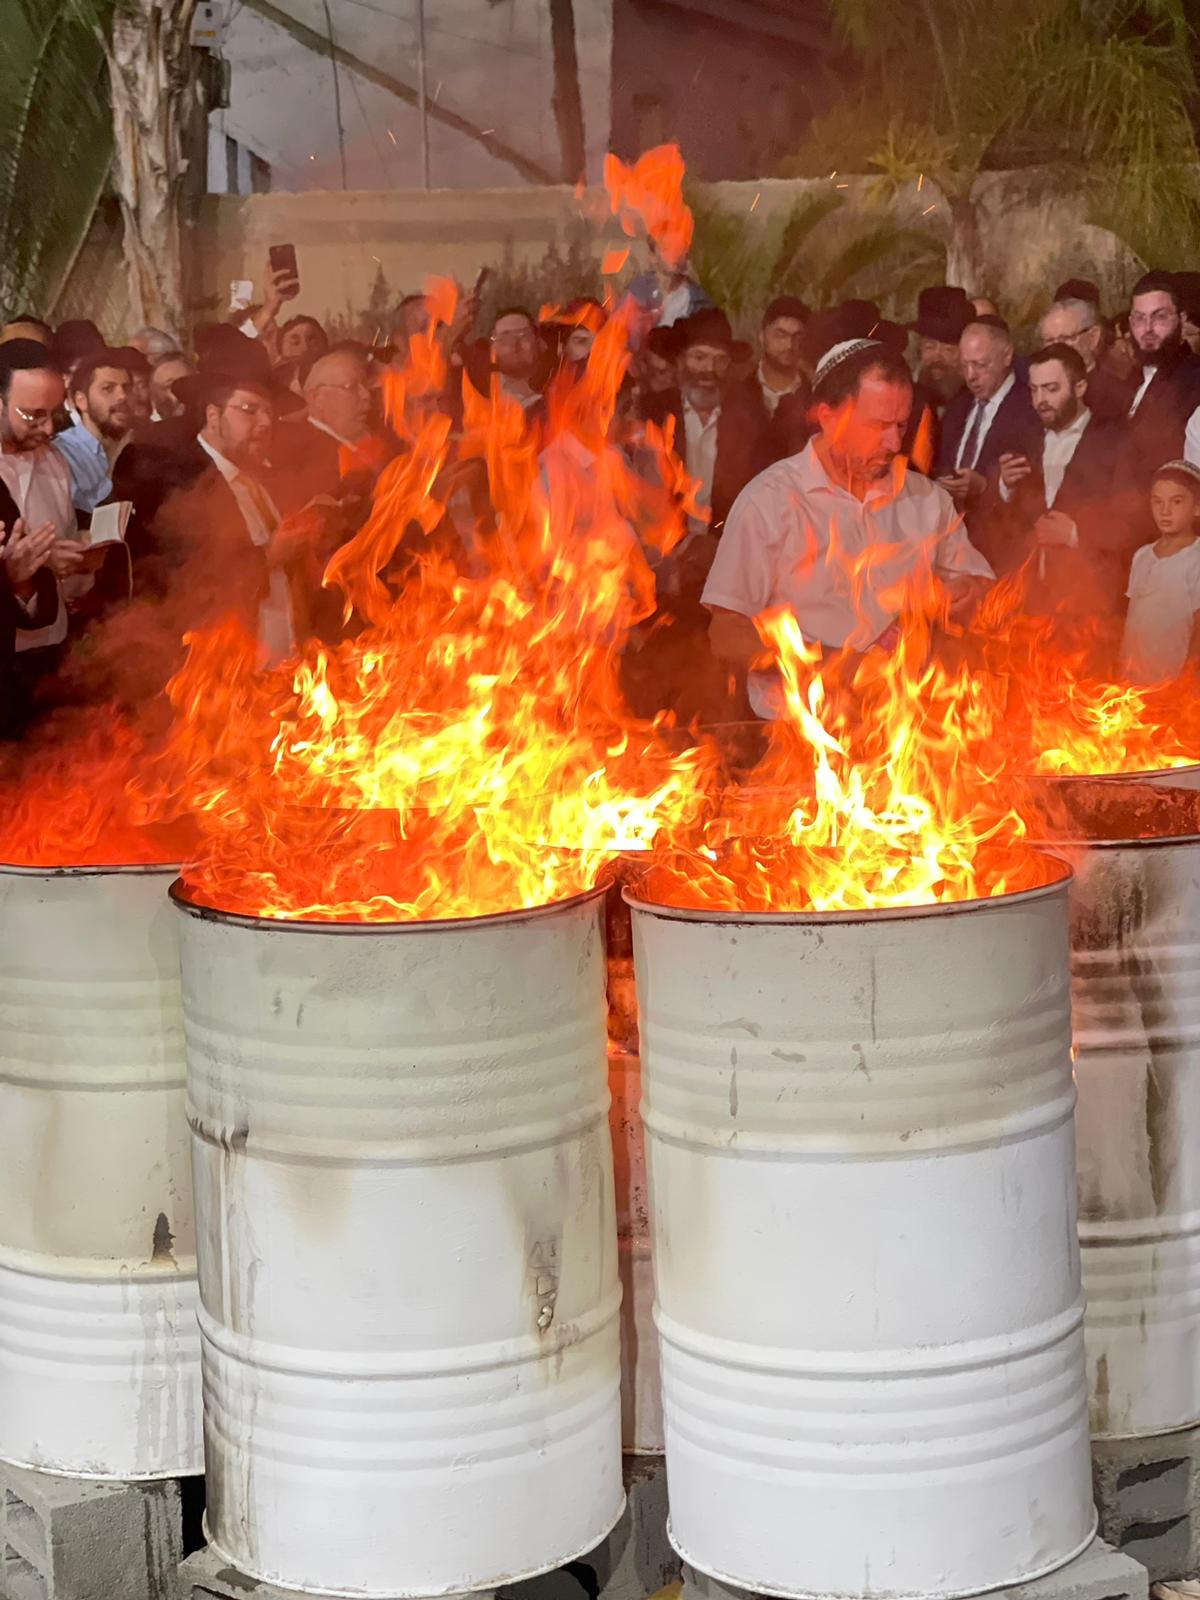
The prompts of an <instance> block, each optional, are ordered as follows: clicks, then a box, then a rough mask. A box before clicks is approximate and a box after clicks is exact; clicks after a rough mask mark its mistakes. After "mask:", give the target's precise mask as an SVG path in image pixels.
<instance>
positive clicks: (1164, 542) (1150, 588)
mask: <svg viewBox="0 0 1200 1600" xmlns="http://www.w3.org/2000/svg"><path fill="white" fill-rule="evenodd" d="M1150 510H1151V513H1152V515H1153V517H1154V525H1155V527H1156V528H1157V529H1158V538H1157V539H1156V540H1155V542H1154V543H1153V544H1144V545H1143V546H1142V548H1141V549H1140V550H1138V551H1137V552H1136V553H1135V555H1134V558H1133V564H1132V566H1131V567H1130V569H1129V587H1128V589H1127V590H1126V593H1127V595H1128V596H1129V610H1128V612H1127V613H1126V617H1125V637H1124V638H1123V639H1122V641H1121V673H1122V676H1123V677H1125V678H1126V679H1127V680H1129V681H1130V682H1133V683H1159V682H1162V681H1163V680H1164V679H1167V678H1176V677H1178V676H1179V674H1180V673H1181V672H1182V671H1183V669H1184V667H1185V666H1186V665H1187V663H1188V660H1189V658H1190V657H1191V656H1192V653H1193V640H1194V639H1195V638H1196V629H1195V623H1196V613H1197V612H1198V611H1200V538H1198V537H1197V536H1198V535H1200V522H1198V521H1197V519H1198V518H1200V467H1194V466H1192V464H1191V463H1190V462H1188V461H1168V462H1167V464H1166V466H1165V467H1160V468H1159V469H1158V471H1157V473H1156V474H1155V476H1154V486H1153V488H1152V489H1151V490H1150Z"/></svg>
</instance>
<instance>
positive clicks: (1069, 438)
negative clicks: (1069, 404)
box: [1000, 406, 1092, 511]
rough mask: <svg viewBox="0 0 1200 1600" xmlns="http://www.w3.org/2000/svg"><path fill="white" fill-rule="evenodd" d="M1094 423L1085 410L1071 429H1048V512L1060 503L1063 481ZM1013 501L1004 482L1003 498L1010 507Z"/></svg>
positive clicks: (1045, 444) (1045, 457) (1044, 478)
mask: <svg viewBox="0 0 1200 1600" xmlns="http://www.w3.org/2000/svg"><path fill="white" fill-rule="evenodd" d="M1091 420H1092V413H1091V412H1090V411H1089V410H1088V408H1087V407H1086V406H1084V408H1083V410H1082V411H1081V412H1080V413H1079V415H1078V416H1077V417H1076V418H1075V421H1074V422H1072V423H1071V425H1070V426H1069V427H1067V428H1060V429H1058V430H1057V431H1056V430H1055V429H1053V428H1047V430H1046V437H1045V439H1044V440H1043V441H1042V482H1043V483H1044V484H1045V487H1046V509H1047V511H1049V510H1051V509H1052V508H1053V506H1054V502H1055V501H1056V500H1057V499H1058V495H1059V491H1060V489H1061V488H1062V486H1063V479H1064V478H1065V477H1066V475H1067V468H1068V467H1069V466H1070V465H1071V463H1072V461H1074V459H1075V452H1076V450H1078V448H1079V441H1080V440H1081V439H1082V438H1083V435H1084V432H1085V431H1086V429H1087V425H1088V423H1089V422H1090V421H1091ZM1012 497H1013V490H1012V489H1010V488H1009V487H1008V485H1007V484H1006V483H1005V482H1004V481H1003V479H1001V482H1000V498H1001V500H1003V501H1004V502H1005V503H1006V504H1007V502H1008V501H1010V500H1011V499H1012Z"/></svg>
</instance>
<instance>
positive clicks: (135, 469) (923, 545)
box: [0, 266, 1200, 738]
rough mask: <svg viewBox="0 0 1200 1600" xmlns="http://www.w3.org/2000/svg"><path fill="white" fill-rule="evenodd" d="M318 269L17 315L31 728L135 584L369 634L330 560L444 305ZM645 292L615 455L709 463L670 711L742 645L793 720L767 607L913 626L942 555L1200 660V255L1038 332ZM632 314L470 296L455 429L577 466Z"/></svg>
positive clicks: (961, 585) (15, 598) (963, 594)
mask: <svg viewBox="0 0 1200 1600" xmlns="http://www.w3.org/2000/svg"><path fill="white" fill-rule="evenodd" d="M297 288H298V285H297V284H296V282H295V281H294V280H293V279H291V278H290V277H289V275H288V273H287V272H286V271H285V272H283V273H279V272H275V273H270V274H268V279H267V287H266V295H265V299H264V302H263V304H262V305H261V306H259V307H258V308H256V309H255V310H254V311H253V312H252V313H250V314H249V315H246V314H238V315H237V316H235V317H234V318H232V319H231V320H230V321H229V322H225V323H219V324H212V325H207V326H202V327H199V328H197V329H195V330H194V332H193V334H192V336H191V338H190V339H189V340H187V341H186V343H185V341H182V340H180V339H178V338H176V337H174V336H172V335H171V334H168V333H165V332H163V331H161V330H158V329H154V328H143V329H141V330H140V331H138V332H135V333H133V334H132V335H131V336H130V337H128V338H127V339H125V340H124V342H122V343H120V344H113V343H110V342H109V341H107V340H106V339H105V338H104V337H103V335H102V334H101V332H100V331H99V330H98V329H97V328H96V326H95V325H94V324H93V323H91V322H66V323H63V324H62V325H61V326H59V327H57V328H53V327H51V326H50V325H49V324H48V323H46V322H45V321H43V320H41V319H39V318H37V317H33V316H28V315H16V316H13V317H12V318H11V319H10V320H9V321H8V322H7V323H6V324H5V325H4V326H3V329H2V330H0V525H2V529H3V532H2V533H0V539H2V540H3V542H2V544H0V732H2V733H3V735H5V736H7V737H9V738H12V737H19V736H20V735H21V733H22V732H23V730H25V729H26V728H27V727H28V726H29V725H30V723H31V721H32V720H33V718H34V717H35V716H36V714H37V710H38V708H39V707H40V706H42V705H45V704H51V705H52V704H53V703H54V698H55V683H56V679H57V676H58V674H59V671H60V668H61V665H62V662H63V658H64V653H65V652H67V651H68V650H69V648H70V646H71V643H72V641H73V639H75V638H78V637H80V636H81V635H83V634H84V633H85V632H86V630H87V629H88V627H89V624H91V623H92V622H93V621H94V620H95V619H96V618H98V617H104V616H108V615H110V614H111V613H112V611H113V610H114V609H119V608H121V607H123V606H127V605H128V604H129V602H130V601H131V600H135V601H136V600H138V599H145V598H149V599H161V600H163V601H164V602H165V601H166V599H167V598H168V597H170V600H171V603H172V605H173V606H175V608H176V610H175V613H174V615H175V616H176V617H177V619H178V621H179V624H180V630H181V631H182V627H184V626H195V625H196V624H198V623H201V622H203V621H205V620H206V619H207V618H209V617H210V616H212V615H214V613H215V612H217V611H219V610H221V609H222V608H224V609H228V608H230V607H235V608H237V609H239V610H241V611H242V612H243V613H244V614H245V615H246V617H247V619H248V621H249V622H250V623H251V625H252V626H253V627H254V629H255V630H256V631H257V633H258V636H259V639H260V641H261V643H262V647H263V650H264V655H265V659H267V660H277V659H281V658H282V657H284V656H286V655H287V654H288V653H289V652H290V651H291V650H292V649H293V648H294V647H295V646H296V645H297V643H298V642H300V641H302V640H303V639H304V638H307V637H310V636H312V635H314V634H316V635H320V636H322V637H330V638H332V637H335V636H337V634H338V631H339V630H340V629H343V628H344V627H346V626H347V624H346V622H345V619H344V617H343V616H342V612H341V607H340V605H338V604H337V603H335V602H334V601H333V600H332V599H331V597H330V596H329V595H328V592H327V591H324V590H323V589H322V586H321V582H320V577H321V573H322V571H323V569H324V565H325V563H326V561H327V560H328V557H329V556H330V555H331V554H332V552H333V550H334V549H336V548H337V546H338V544H339V543H341V542H343V541H344V540H345V539H347V538H349V537H350V536H351V535H352V534H353V532H354V531H355V530H356V529H357V528H358V527H359V526H361V523H362V521H363V519H364V518H365V516H366V515H367V514H368V512H369V508H370V504H371V497H372V491H373V488H374V485H375V483H376V481H377V480H378V478H379V475H380V473H381V472H382V471H383V470H384V468H385V467H386V466H387V465H388V463H389V462H390V461H391V460H393V459H394V458H395V456H396V455H397V454H398V453H399V452H401V451H402V449H403V448H404V447H403V444H402V441H401V437H400V436H399V435H398V434H397V432H396V431H394V430H393V428H392V427H391V426H390V425H389V422H388V420H387V418H386V416H385V412H384V406H383V404H382V400H381V388H382V386H383V379H384V375H385V374H386V373H387V371H388V369H389V368H391V367H394V368H399V367H402V366H403V364H404V362H405V360H406V357H407V348H408V341H409V340H410V339H412V338H413V337H414V335H416V334H418V333H420V332H423V331H424V330H425V329H427V327H428V324H429V317H430V307H429V304H428V302H427V301H426V299H425V298H424V297H423V296H421V295H410V296H408V297H407V298H406V299H405V300H404V301H403V302H402V303H401V305H400V306H399V308H398V310H397V316H396V327H395V331H394V334H393V337H392V342H391V344H390V345H388V346H386V347H382V348H381V347H375V348H370V347H367V346H365V345H362V344H359V343H356V342H354V341H350V340H345V341H341V342H337V341H331V340H330V338H329V336H328V334H327V333H326V330H325V329H324V328H323V327H322V326H321V324H320V323H319V322H318V321H316V320H314V319H313V318H311V317H307V316H292V317H290V318H288V317H286V315H285V312H286V309H287V306H288V302H289V300H290V299H291V298H293V297H294V296H295V293H296V291H297ZM629 296H630V298H629V300H628V301H627V302H626V304H627V309H628V310H629V312H630V317H631V322H632V327H633V340H632V348H633V356H632V364H631V370H630V372H629V374H628V376H627V378H626V380H625V385H624V388H623V392H622V396H621V404H620V407H619V427H618V428H616V429H614V430H613V431H612V432H611V433H610V436H609V443H608V445H607V448H610V449H613V450H616V451H620V452H622V453H623V455H624V458H625V460H626V462H627V464H628V465H629V467H630V469H631V470H637V462H638V460H639V452H638V445H639V439H640V438H641V437H643V436H644V433H645V430H646V429H647V428H648V427H649V425H651V424H653V425H655V430H656V431H655V437H656V438H658V437H659V431H661V437H662V438H663V439H665V440H666V441H667V443H668V447H669V448H670V449H672V450H673V451H674V453H675V456H676V457H677V464H678V467H679V468H680V469H681V470H680V473H679V478H680V481H682V480H683V478H684V475H685V474H686V478H687V479H688V480H690V482H691V484H692V485H693V489H692V491H691V494H690V496H689V498H688V500H687V511H688V522H687V528H686V536H685V537H684V539H683V541H682V544H681V545H680V546H679V547H678V548H677V549H676V550H675V551H674V552H673V554H672V556H671V557H670V560H669V562H668V563H662V564H660V567H659V577H660V615H659V617H658V619H656V622H655V624H654V625H653V626H651V627H649V628H643V629H642V630H640V633H639V637H638V639H637V641H636V646H637V655H638V660H637V662H636V663H632V662H631V673H630V687H631V698H633V699H634V701H635V703H636V704H638V707H639V709H643V710H646V711H651V710H654V709H656V708H657V707H658V706H671V707H673V708H674V709H675V710H676V711H678V712H679V713H680V714H681V715H683V716H687V715H689V714H692V713H693V712H694V713H698V714H704V713H711V712H712V710H713V707H712V706H711V705H704V704H702V703H700V702H697V701H694V700H690V699H689V696H688V692H687V688H688V686H689V685H691V686H693V687H694V686H695V685H696V684H698V683H701V682H704V681H706V679H705V673H706V672H707V671H708V669H709V668H710V667H711V668H714V669H715V671H716V673H717V674H718V675H720V674H726V675H728V673H730V672H732V674H733V675H734V679H735V680H740V684H741V686H742V687H741V690H740V691H739V692H743V693H748V697H749V704H750V706H751V707H752V709H753V710H754V711H755V712H756V713H757V714H758V715H760V716H771V715H772V714H774V711H775V708H776V705H777V685H775V684H773V683H772V681H771V678H770V675H769V674H768V673H764V672H762V671H756V670H754V667H755V658H756V657H758V656H759V655H760V653H761V643H760V641H759V638H758V634H757V630H756V629H755V627H754V624H753V621H752V619H753V618H754V617H755V616H756V615H758V614H759V613H760V612H761V611H763V610H764V609H766V608H768V607H770V606H775V605H781V604H782V605H788V606H790V607H791V608H792V609H793V610H794V611H795V613H796V615H797V617H798V618H799V620H800V623H801V626H802V629H803V631H804V632H805V634H806V636H808V637H809V638H811V639H813V640H816V641H819V642H820V643H821V644H822V645H823V646H825V647H826V648H827V649H829V650H833V651H838V650H847V651H866V650H870V649H875V648H888V647H889V644H890V642H891V641H892V639H893V638H894V629H895V624H896V605H897V603H898V602H897V601H896V600H895V598H894V597H895V595H896V593H897V592H898V584H897V580H898V579H902V578H903V577H905V576H906V575H907V574H908V573H910V572H911V571H912V570H913V569H914V568H915V567H916V566H917V565H918V564H920V563H926V564H928V566H929V568H930V570H931V571H933V572H934V573H936V575H937V577H938V579H939V581H940V582H941V583H942V584H943V585H944V588H945V590H946V593H947V594H948V596H949V602H950V608H951V611H952V613H953V614H955V615H959V616H961V617H963V618H964V619H969V617H970V615H971V612H972V610H973V608H974V607H975V606H976V605H977V604H978V601H979V598H980V595H981V592H982V591H983V589H984V588H985V587H986V586H987V585H988V584H990V583H991V582H992V581H993V580H994V579H995V578H998V577H1002V576H1004V575H1007V574H1012V573H1016V572H1018V571H1020V572H1021V573H1022V574H1023V577H1024V580H1025V589H1024V594H1025V601H1024V603H1025V604H1026V605H1027V606H1028V607H1029V608H1030V609H1031V610H1034V611H1037V612H1041V613H1044V614H1045V615H1046V616H1047V617H1050V618H1052V619H1054V622H1055V625H1056V626H1061V627H1062V629H1063V630H1064V631H1065V632H1066V634H1068V635H1069V634H1070V632H1071V630H1072V629H1073V628H1077V627H1079V626H1081V625H1083V624H1086V625H1087V626H1088V627H1089V628H1090V629H1091V632H1092V636H1094V637H1099V638H1104V637H1107V638H1109V639H1110V641H1111V645H1112V661H1111V663H1110V665H1111V666H1112V667H1113V668H1114V669H1115V668H1116V665H1117V662H1118V658H1119V661H1120V665H1121V668H1122V670H1124V671H1126V672H1127V673H1128V674H1129V675H1130V676H1133V677H1137V676H1141V677H1146V678H1152V677H1163V676H1171V675H1174V674H1176V673H1178V672H1179V671H1180V670H1182V668H1183V667H1184V665H1185V664H1187V662H1188V661H1190V660H1191V658H1192V654H1193V650H1194V646H1195V640H1194V637H1193V635H1194V631H1195V630H1194V618H1195V615H1196V611H1197V609H1198V608H1200V545H1198V544H1197V543H1196V534H1197V531H1198V530H1197V526H1196V516H1197V513H1198V512H1200V274H1167V273H1161V272H1152V273H1148V274H1147V275H1146V276H1144V277H1143V278H1142V279H1141V280H1140V281H1139V282H1138V283H1137V284H1136V285H1135V286H1134V288H1133V291H1132V294H1131V297H1130V300H1129V303H1128V305H1127V306H1123V307H1121V308H1111V307H1110V308H1108V311H1109V314H1107V315H1106V314H1105V308H1103V307H1102V306H1101V303H1100V295H1099V293H1098V291H1097V290H1096V288H1095V286H1094V285H1092V284H1090V283H1088V282H1085V281H1082V280H1072V281H1070V282H1068V283H1065V284H1062V285H1061V286H1059V287H1058V288H1057V289H1056V291H1055V293H1054V296H1053V302H1052V304H1051V305H1050V307H1049V309H1048V310H1047V311H1046V312H1045V314H1044V315H1043V317H1042V318H1041V321H1040V325H1039V327H1038V330H1037V339H1036V341H1033V342H1035V343H1036V348H1035V349H1034V350H1033V351H1032V353H1030V354H1028V355H1025V356H1022V355H1019V354H1018V352H1017V348H1016V344H1015V342H1014V338H1013V335H1012V332H1011V331H1010V329H1009V327H1008V326H1007V325H1006V323H1005V322H1004V320H1003V319H1002V317H1001V316H1000V315H999V314H998V313H997V310H996V307H995V306H994V304H992V302H990V301H988V300H985V299H983V298H974V299H973V298H971V297H969V296H968V295H967V294H966V292H965V291H963V290H962V289H958V288H952V287H947V286H940V287H935V288H930V289H927V290H925V291H923V292H922V294H921V295H920V297H919V303H918V305H917V307H916V316H915V318H914V320H913V321H912V322H911V323H909V324H908V325H904V326H902V325H899V324H896V323H891V322H888V321H886V320H884V319H883V318H882V317H881V315H880V312H879V309H878V307H877V306H875V305H873V304H871V303H869V302H865V301H850V302H846V303H844V304H842V305H840V306H837V307H834V308H831V309H824V310H819V311H812V310H810V308H809V307H808V306H807V305H806V304H805V303H804V302H803V301H802V300H801V299H799V298H796V297H793V296H784V297H782V298H778V299H776V300H774V301H772V303H771V304H770V305H768V306H767V307H766V308H765V310H764V312H763V315H762V318H761V327H760V329H759V333H758V341H757V347H756V348H752V347H751V346H749V345H746V344H742V343H739V342H738V341H737V340H735V338H734V335H733V330H732V329H731V326H730V323H729V321H728V319H727V318H726V317H725V315H724V314H723V313H722V312H721V311H720V310H719V309H718V308H716V307H715V306H713V305H712V304H711V302H710V300H709V298H708V296H707V295H706V294H705V292H704V290H703V288H702V286H701V285H699V284H697V283H695V282H694V281H693V280H692V279H691V278H690V277H689V276H688V274H687V271H686V267H685V266H680V267H678V268H675V269H671V270H668V269H666V268H665V267H662V266H660V267H659V268H658V269H657V270H656V271H653V272H651V273H649V274H647V275H646V276H645V277H644V278H641V279H637V280H635V281H634V283H633V285H632V286H631V289H630V291H629ZM606 316H607V313H606V310H605V308H604V307H603V306H601V305H600V304H599V303H598V302H596V301H594V300H577V301H574V302H572V303H571V304H570V305H568V306H567V307H565V308H564V309H563V310H561V311H559V312H557V313H556V314H555V315H554V317H553V318H552V319H551V320H550V321H545V320H539V318H537V317H536V316H535V315H534V312H533V309H532V308H524V307H512V308H507V309H504V310H502V311H501V312H500V313H499V314H498V315H496V316H495V317H494V318H492V319H491V325H490V327H488V328H487V329H486V331H482V332H481V330H480V329H478V328H477V327H476V326H475V324H476V321H477V319H478V305H477V303H476V301H475V300H474V299H473V298H472V297H471V296H466V297H464V298H463V299H462V301H461V302H460V307H459V313H458V316H457V319H456V322H455V324H454V326H453V327H452V328H451V329H448V330H446V334H445V338H446V343H447V349H448V351H449V354H450V357H451V362H450V372H451V375H452V377H451V382H450V384H449V385H448V386H447V389H446V393H445V394H444V395H443V396H442V397H441V400H440V402H439V403H440V404H441V405H442V406H443V408H444V409H445V411H446V412H447V413H448V415H449V416H450V418H451V423H452V428H454V429H460V428H461V427H462V421H463V394H464V388H466V389H468V390H469V389H470V388H471V387H473V388H474V389H475V390H476V391H477V392H478V393H479V394H481V395H487V394H489V393H494V392H498V393H500V394H502V395H504V396H506V397H507V398H508V399H509V400H510V401H512V402H515V404H516V405H517V406H518V407H519V408H520V411H521V412H522V413H523V415H524V423H523V426H524V427H525V429H526V430H527V433H528V436H529V437H530V439H531V440H532V442H533V445H534V447H535V448H536V449H538V450H539V451H540V452H542V454H543V459H544V460H547V461H552V460H553V451H554V448H555V446H556V443H561V441H556V440H555V438H554V437H553V434H554V427H555V421H554V419H555V417H556V416H558V415H560V414H561V415H568V416H569V414H570V412H569V408H566V409H565V410H564V408H561V407H555V406H553V405H552V404H550V405H548V403H547V397H548V396H553V394H554V393H555V392H556V390H555V386H556V385H557V386H558V392H560V393H561V392H562V386H564V385H570V384H572V383H575V382H578V381H579V379H580V376H581V374H582V372H583V369H584V367H585V365H586V363H587V361H588V358H589V354H590V351H591V349H592V346H593V343H594V341H595V339H596V337H597V334H598V332H599V330H600V329H601V327H602V326H603V325H604V323H605V320H606ZM453 436H454V435H452V437H453ZM1164 474H1165V476H1164ZM487 499H488V485H487V482H486V478H485V480H484V482H483V484H482V485H480V484H479V483H478V481H477V480H475V481H473V482H472V483H471V485H470V486H469V492H468V493H467V494H466V495H465V509H460V511H459V513H457V514H458V515H459V516H461V517H465V519H466V520H467V521H470V520H472V519H478V518H479V517H480V516H483V517H484V518H485V520H486V503H487ZM633 531H634V533H635V534H636V533H637V531H638V530H636V529H634V530H633ZM459 532H460V534H461V541H460V542H461V545H462V551H463V558H464V559H469V546H470V537H469V534H468V532H467V531H466V530H463V529H460V530H459ZM1096 625H1098V626H1096ZM1106 630H1107V632H1106ZM1122 630H1123V631H1124V639H1123V641H1122V642H1121V644H1120V647H1119V650H1118V644H1117V641H1118V640H1120V639H1121V635H1122ZM655 639H657V640H658V641H659V646H658V647H656V646H655V643H654V641H655ZM648 640H649V641H650V642H649V644H648V643H647V641H648Z"/></svg>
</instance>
